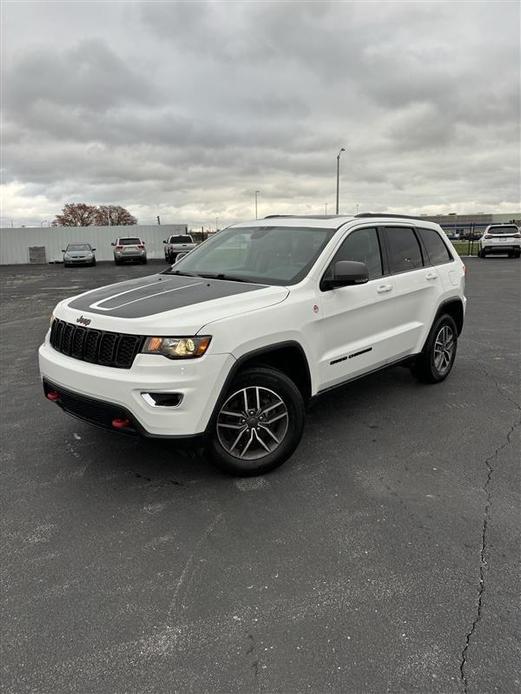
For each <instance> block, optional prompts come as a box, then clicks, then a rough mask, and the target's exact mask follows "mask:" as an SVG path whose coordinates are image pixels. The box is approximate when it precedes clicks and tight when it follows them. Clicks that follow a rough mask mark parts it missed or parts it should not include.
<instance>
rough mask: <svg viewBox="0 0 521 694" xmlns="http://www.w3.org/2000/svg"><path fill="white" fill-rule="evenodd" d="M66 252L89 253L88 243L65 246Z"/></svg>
mask: <svg viewBox="0 0 521 694" xmlns="http://www.w3.org/2000/svg"><path fill="white" fill-rule="evenodd" d="M67 250H68V251H90V246H89V244H88V243H69V245H68V246H67Z"/></svg>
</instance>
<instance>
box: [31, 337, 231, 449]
mask: <svg viewBox="0 0 521 694" xmlns="http://www.w3.org/2000/svg"><path fill="white" fill-rule="evenodd" d="M234 362H235V358H234V357H233V356H232V355H231V354H214V355H212V354H207V355H205V356H204V357H201V358H200V359H194V360H193V361H192V360H191V361H190V363H188V361H182V362H181V361H172V360H169V359H167V358H166V357H162V356H159V355H151V354H138V356H137V357H136V358H135V360H134V363H133V365H132V367H131V368H130V369H117V368H112V367H106V366H100V365H98V364H90V363H87V362H83V361H79V360H78V359H73V358H72V357H68V356H66V355H64V354H61V353H60V352H57V351H56V350H54V349H53V348H52V347H51V346H50V344H49V342H48V337H47V338H46V341H45V343H44V344H43V345H42V346H41V347H40V349H39V364H40V373H41V376H42V379H43V381H44V387H46V386H45V382H47V383H48V384H49V385H48V388H49V389H55V390H57V391H58V392H60V389H61V390H62V391H63V392H64V393H65V391H66V392H67V395H68V396H72V397H74V396H78V397H79V399H82V398H83V399H85V400H87V401H88V403H87V404H88V407H87V408H86V409H83V410H82V407H79V406H78V407H76V405H78V403H76V405H75V404H74V403H73V402H72V401H69V402H70V403H72V404H71V405H70V406H69V407H68V406H67V404H66V398H65V397H63V398H62V402H61V403H58V404H61V406H62V407H63V409H65V410H66V411H69V412H70V413H71V414H74V415H75V416H77V417H80V418H81V419H84V420H86V421H90V422H91V423H94V424H96V423H97V424H100V425H101V426H104V425H105V421H108V419H107V417H105V411H107V412H109V411H110V412H112V411H113V412H114V417H124V418H128V419H129V420H130V422H131V423H132V426H131V427H130V429H135V430H136V431H137V432H138V433H142V434H145V435H147V436H154V437H169V438H175V437H187V436H195V435H198V434H202V433H204V431H205V430H206V428H207V425H208V423H209V421H210V418H211V415H212V412H213V408H214V405H215V403H216V402H217V399H218V397H219V395H220V393H221V390H222V388H223V386H224V383H225V380H226V377H227V375H228V373H229V371H230V369H231V367H232V365H233V363H234ZM147 393H178V394H180V395H181V396H182V400H181V402H180V404H179V405H176V406H172V407H166V406H159V407H158V406H157V405H154V404H152V403H151V402H150V400H149V399H146V398H145V397H143V396H144V395H146V394H147ZM96 403H99V410H100V412H99V418H101V420H102V421H94V420H95V419H97V417H96V416H95V415H96ZM79 405H81V403H79ZM73 410H75V411H73ZM102 410H103V412H102ZM86 412H87V414H86ZM120 412H121V414H118V413H120ZM123 413H126V414H123ZM99 418H98V419H99Z"/></svg>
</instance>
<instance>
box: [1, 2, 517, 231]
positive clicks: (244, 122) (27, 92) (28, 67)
mask: <svg viewBox="0 0 521 694" xmlns="http://www.w3.org/2000/svg"><path fill="white" fill-rule="evenodd" d="M100 7H101V6H100V5H96V4H94V5H92V6H90V5H89V4H88V3H71V4H70V5H67V6H64V5H63V4H62V3H53V2H45V3H40V4H38V5H30V6H29V5H27V4H20V5H19V6H16V5H15V4H10V5H8V6H7V8H6V9H5V10H4V13H5V14H6V20H7V25H8V28H9V31H8V32H7V35H8V37H9V40H8V41H7V48H6V55H5V60H4V64H5V70H4V74H3V83H4V85H5V86H4V93H3V108H4V122H5V130H4V136H3V152H4V171H3V182H4V184H5V189H4V201H5V202H4V209H5V210H6V214H7V215H9V216H14V217H16V218H18V220H19V221H20V222H21V223H30V222H35V223H36V222H39V219H38V218H37V217H35V213H34V209H35V202H34V201H35V199H36V200H38V201H41V210H42V211H41V215H42V216H47V215H49V214H50V213H52V211H56V212H57V211H58V210H59V208H60V207H61V206H62V204H63V203H64V202H65V201H66V200H74V199H75V200H85V201H87V202H98V203H106V202H112V203H116V204H123V205H126V206H128V207H129V208H130V209H131V210H132V211H134V213H136V214H137V215H138V217H139V218H140V221H143V222H146V221H151V220H152V219H153V218H154V217H155V214H157V210H158V209H161V210H162V211H163V213H164V214H167V215H168V216H169V217H170V218H171V221H183V220H184V221H188V222H191V221H193V222H194V223H195V222H196V221H197V222H198V223H201V222H205V221H206V222H209V221H213V218H214V217H215V215H219V216H220V218H221V221H223V222H224V221H225V219H229V220H230V221H231V220H232V219H233V218H243V217H248V216H251V212H252V205H251V200H252V196H253V191H254V190H256V189H259V190H261V202H262V207H261V209H262V211H263V212H265V213H269V212H276V211H281V212H290V211H296V212H308V211H319V210H320V211H321V210H323V208H324V203H325V202H329V203H330V209H332V207H333V200H334V167H335V156H336V152H337V151H338V147H339V146H341V145H345V146H347V150H348V151H347V152H346V154H345V156H344V158H343V169H342V181H343V188H342V190H343V196H342V198H343V200H342V202H343V206H344V208H345V209H346V211H349V212H351V211H353V210H354V208H355V206H356V204H357V203H359V204H360V205H361V207H362V208H364V207H365V208H367V207H372V208H373V209H385V208H387V209H393V210H395V211H414V210H420V211H421V210H427V209H429V210H432V211H434V210H435V209H439V211H452V210H453V209H454V208H457V211H460V212H463V211H465V210H466V209H468V210H475V209H485V208H487V209H494V208H498V209H499V208H501V209H506V208H508V209H509V210H510V209H513V210H514V209H516V208H519V186H520V181H519V143H520V125H519V124H520V121H521V118H520V111H519V104H520V87H519V77H520V75H519V72H520V68H519V65H520V61H519V50H520V48H519V46H520V42H519V36H518V33H517V26H518V24H519V7H518V5H517V4H516V3H508V2H506V3H501V4H496V5H494V6H492V5H490V6H489V5H486V4H482V3H476V4H471V3H469V4H466V3H459V4H449V3H437V2H434V3H422V2H418V3H382V4H376V3H336V2H335V3H334V2H331V3H326V2H316V3H295V2H277V3H264V2H253V3H231V2H207V3H188V2H154V3H150V2H147V3H142V4H134V3H128V4H125V3H109V4H104V5H103V6H102V7H103V13H104V16H103V17H102V18H99V17H97V16H96V15H97V14H99V11H100V9H99V8H100ZM100 19H101V21H100ZM31 26H34V27H37V26H38V27H43V29H44V30H46V31H50V30H51V29H52V31H53V32H54V35H56V36H60V41H53V42H52V43H47V44H46V45H43V44H42V43H41V42H40V41H38V39H37V38H34V36H36V37H37V35H38V32H37V31H31ZM38 204H40V203H38ZM24 209H27V210H31V213H30V214H31V216H30V218H28V217H27V216H26V215H25V213H24Z"/></svg>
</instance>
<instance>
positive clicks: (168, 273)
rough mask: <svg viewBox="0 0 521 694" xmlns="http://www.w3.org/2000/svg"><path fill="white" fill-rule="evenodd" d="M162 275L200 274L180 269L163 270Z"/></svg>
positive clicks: (194, 275)
mask: <svg viewBox="0 0 521 694" xmlns="http://www.w3.org/2000/svg"><path fill="white" fill-rule="evenodd" d="M163 274H164V275H183V277H202V275H197V274H196V273H195V272H181V270H165V271H164V272H163Z"/></svg>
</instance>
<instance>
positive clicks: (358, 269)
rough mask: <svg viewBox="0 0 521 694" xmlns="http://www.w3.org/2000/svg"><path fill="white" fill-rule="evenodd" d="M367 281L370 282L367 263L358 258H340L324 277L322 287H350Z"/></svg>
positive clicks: (325, 288) (324, 288)
mask: <svg viewBox="0 0 521 694" xmlns="http://www.w3.org/2000/svg"><path fill="white" fill-rule="evenodd" d="M366 282H369V270H368V269H367V265H366V264H365V263H359V262H358V261H356V260H338V261H337V262H336V263H335V264H334V265H333V266H332V267H330V268H329V270H328V273H327V276H326V277H324V278H323V280H322V283H321V289H323V290H327V289H335V288H337V287H349V286H352V285H355V284H365V283H366Z"/></svg>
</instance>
